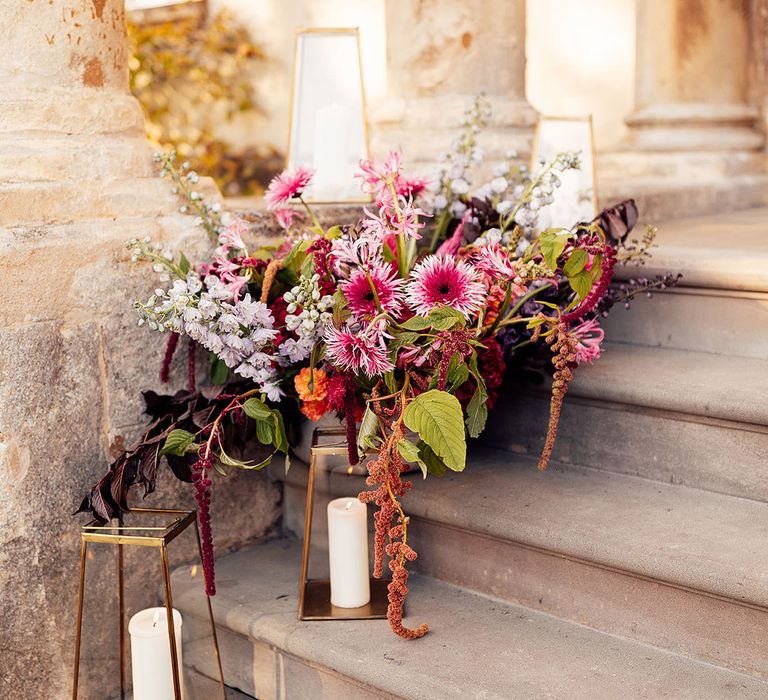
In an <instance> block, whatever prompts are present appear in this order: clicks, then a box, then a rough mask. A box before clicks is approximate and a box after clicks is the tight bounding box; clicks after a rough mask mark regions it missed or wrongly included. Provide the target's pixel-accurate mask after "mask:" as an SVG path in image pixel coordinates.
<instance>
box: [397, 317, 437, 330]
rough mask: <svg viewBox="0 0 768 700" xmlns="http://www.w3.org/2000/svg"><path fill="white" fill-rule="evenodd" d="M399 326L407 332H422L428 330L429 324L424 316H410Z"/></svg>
mask: <svg viewBox="0 0 768 700" xmlns="http://www.w3.org/2000/svg"><path fill="white" fill-rule="evenodd" d="M400 326H402V327H403V328H405V329H406V330H408V331H423V330H425V329H427V328H429V326H430V322H429V320H428V319H426V318H424V316H412V317H411V318H409V319H408V320H407V321H404V322H403V323H401V324H400Z"/></svg>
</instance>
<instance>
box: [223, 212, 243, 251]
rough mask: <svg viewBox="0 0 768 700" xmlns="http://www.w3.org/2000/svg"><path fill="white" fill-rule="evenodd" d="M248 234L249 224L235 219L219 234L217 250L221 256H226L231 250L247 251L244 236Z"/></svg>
mask: <svg viewBox="0 0 768 700" xmlns="http://www.w3.org/2000/svg"><path fill="white" fill-rule="evenodd" d="M246 233H248V223H247V222H246V221H243V220H242V219H234V220H233V221H232V222H231V223H230V224H229V225H228V226H227V228H225V229H224V230H223V231H222V232H221V233H220V234H219V248H218V250H217V252H218V253H220V254H221V255H226V254H227V253H229V251H230V250H231V249H233V248H234V249H235V250H246V248H245V243H243V236H244V235H245V234H246Z"/></svg>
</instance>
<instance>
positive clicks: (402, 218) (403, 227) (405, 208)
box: [391, 197, 425, 240]
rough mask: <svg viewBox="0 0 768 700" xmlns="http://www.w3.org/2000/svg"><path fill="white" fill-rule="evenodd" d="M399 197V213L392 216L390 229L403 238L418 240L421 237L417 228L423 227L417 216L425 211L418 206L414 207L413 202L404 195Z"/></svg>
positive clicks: (422, 214)
mask: <svg viewBox="0 0 768 700" xmlns="http://www.w3.org/2000/svg"><path fill="white" fill-rule="evenodd" d="M399 199H400V201H401V205H400V215H399V216H398V215H395V216H394V217H393V219H392V224H391V225H392V231H393V232H394V233H396V234H399V235H401V236H404V237H405V238H415V239H416V240H418V239H420V238H421V234H420V233H419V229H422V228H424V223H423V222H419V217H420V216H424V215H425V212H423V211H422V210H421V209H419V208H418V207H414V206H413V202H411V201H410V200H406V199H405V197H400V198H399Z"/></svg>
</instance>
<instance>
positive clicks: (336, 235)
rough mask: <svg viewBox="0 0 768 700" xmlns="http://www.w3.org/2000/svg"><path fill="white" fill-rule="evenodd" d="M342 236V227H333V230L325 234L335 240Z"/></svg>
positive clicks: (330, 229)
mask: <svg viewBox="0 0 768 700" xmlns="http://www.w3.org/2000/svg"><path fill="white" fill-rule="evenodd" d="M341 234H342V231H341V226H331V228H329V229H328V232H327V233H326V234H325V237H326V238H330V239H331V240H333V239H335V238H341Z"/></svg>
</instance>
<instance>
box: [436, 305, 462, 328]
mask: <svg viewBox="0 0 768 700" xmlns="http://www.w3.org/2000/svg"><path fill="white" fill-rule="evenodd" d="M427 320H428V321H429V322H430V325H431V326H432V328H434V329H435V330H436V331H447V330H448V329H450V328H453V327H454V326H455V325H456V324H458V323H461V324H464V323H466V321H467V319H466V318H464V314H463V313H461V311H456V309H452V308H451V307H450V306H438V307H437V308H436V309H432V311H430V312H429V316H427Z"/></svg>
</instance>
